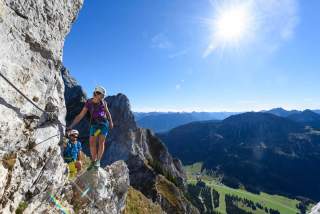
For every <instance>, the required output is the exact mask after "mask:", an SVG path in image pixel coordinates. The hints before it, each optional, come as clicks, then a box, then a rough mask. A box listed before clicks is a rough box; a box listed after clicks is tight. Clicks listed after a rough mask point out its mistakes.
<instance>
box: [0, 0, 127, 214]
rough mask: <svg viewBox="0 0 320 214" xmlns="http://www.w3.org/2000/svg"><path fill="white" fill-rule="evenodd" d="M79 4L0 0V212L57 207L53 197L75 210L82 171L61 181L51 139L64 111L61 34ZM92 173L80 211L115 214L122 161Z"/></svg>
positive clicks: (120, 202) (122, 185)
mask: <svg viewBox="0 0 320 214" xmlns="http://www.w3.org/2000/svg"><path fill="white" fill-rule="evenodd" d="M82 4H83V0H63V1H61V0H38V1H36V0H0V73H1V75H3V76H1V77H0V115H1V117H0V213H15V212H18V213H19V212H20V213H21V212H22V211H24V213H60V212H61V210H60V209H59V206H57V204H56V203H57V201H60V202H59V203H60V205H61V206H60V207H63V208H64V209H66V210H68V211H69V212H70V213H74V210H75V208H76V207H75V205H76V204H75V203H74V202H73V201H74V197H76V195H77V190H75V189H74V188H75V184H77V183H76V182H78V181H79V182H80V183H79V184H78V186H81V178H82V177H81V176H80V177H79V178H78V179H77V180H76V181H75V182H70V181H69V180H68V179H67V176H66V173H65V172H66V169H67V168H66V164H65V163H64V161H63V159H62V157H61V148H60V147H59V145H58V144H59V142H60V141H61V140H62V138H63V135H64V129H65V127H64V124H65V116H66V107H65V97H64V83H63V79H62V75H61V72H60V71H61V67H62V62H61V61H62V50H63V45H64V39H65V37H66V35H67V34H68V32H69V31H70V28H71V25H72V23H73V22H74V20H75V19H76V17H77V14H78V12H79V10H80V8H81V6H82ZM4 78H6V79H7V80H8V81H10V82H11V83H12V85H10V84H9V83H8V82H7V81H5V79H4ZM14 87H16V89H18V90H20V91H21V92H22V93H23V94H24V95H25V96H26V97H23V96H22V95H21V94H20V93H18V91H17V90H16V89H14ZM26 98H29V100H30V101H31V102H30V101H28V100H27V99H26ZM99 173H100V174H99V175H98V176H96V177H95V179H93V180H94V181H96V183H97V185H98V187H99V188H98V189H97V188H91V189H92V191H91V192H89V193H86V194H87V196H88V197H89V196H90V197H91V198H90V203H86V205H87V206H86V207H85V208H84V209H82V211H83V212H85V211H87V212H89V211H90V212H93V213H120V212H121V210H123V207H124V204H125V199H126V192H127V188H128V185H129V174H128V169H127V166H126V164H125V163H124V162H116V163H114V164H112V165H110V166H108V167H107V168H105V169H100V170H99ZM79 179H80V180H79ZM107 187H108V188H107ZM100 190H106V191H105V192H101V191H100ZM99 191H100V192H99ZM67 193H69V194H70V193H72V195H71V196H70V195H68V194H67ZM93 193H94V195H91V194H93ZM82 194H83V193H81V195H82ZM55 200H56V201H55ZM90 208H92V209H90ZM107 210H108V211H107Z"/></svg>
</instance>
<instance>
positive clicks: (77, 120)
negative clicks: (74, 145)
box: [68, 107, 88, 129]
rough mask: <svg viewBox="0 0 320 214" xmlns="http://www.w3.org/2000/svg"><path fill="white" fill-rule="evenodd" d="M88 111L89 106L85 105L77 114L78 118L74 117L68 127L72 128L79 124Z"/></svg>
mask: <svg viewBox="0 0 320 214" xmlns="http://www.w3.org/2000/svg"><path fill="white" fill-rule="evenodd" d="M87 111H88V109H87V107H83V109H82V110H81V112H80V113H79V114H78V115H77V116H76V118H74V120H73V122H72V123H71V125H70V126H69V127H68V128H69V129H72V127H74V126H75V125H77V124H78V123H79V122H80V121H81V120H82V118H83V117H84V116H85V115H86V113H87Z"/></svg>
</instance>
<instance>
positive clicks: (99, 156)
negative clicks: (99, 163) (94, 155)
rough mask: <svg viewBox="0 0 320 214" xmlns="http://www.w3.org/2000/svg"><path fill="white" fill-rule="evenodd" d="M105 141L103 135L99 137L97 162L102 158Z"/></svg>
mask: <svg viewBox="0 0 320 214" xmlns="http://www.w3.org/2000/svg"><path fill="white" fill-rule="evenodd" d="M105 141H106V137H105V136H104V135H99V149H98V160H101V158H102V156H103V153H104V144H105Z"/></svg>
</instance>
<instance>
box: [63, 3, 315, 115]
mask: <svg viewBox="0 0 320 214" xmlns="http://www.w3.org/2000/svg"><path fill="white" fill-rule="evenodd" d="M319 10H320V1H319V0H308V1H302V0H300V1H299V0H268V1H265V0H242V1H241V0H230V1H228V0H197V1H195V0H134V1H129V0H85V3H84V6H83V9H82V10H81V12H80V14H79V17H78V19H77V20H76V22H75V24H74V25H73V28H72V31H71V33H70V34H69V35H68V37H67V40H66V43H65V48H64V64H65V66H66V67H67V68H68V69H69V70H70V71H71V73H72V75H73V76H75V77H76V79H77V80H78V81H79V82H80V84H81V85H82V86H84V88H85V89H86V90H87V92H89V93H92V90H93V88H94V86H95V85H97V84H101V85H103V86H105V87H106V88H107V90H108V94H109V95H112V94H116V93H119V92H121V93H124V94H126V95H127V96H128V97H129V99H130V102H131V106H132V108H133V110H134V111H154V110H155V111H193V110H195V111H249V110H262V109H270V108H273V107H284V108H286V109H306V108H310V109H320V83H319V80H320V24H319V23H320V13H319Z"/></svg>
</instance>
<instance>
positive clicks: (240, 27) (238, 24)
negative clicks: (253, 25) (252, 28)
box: [215, 6, 250, 42]
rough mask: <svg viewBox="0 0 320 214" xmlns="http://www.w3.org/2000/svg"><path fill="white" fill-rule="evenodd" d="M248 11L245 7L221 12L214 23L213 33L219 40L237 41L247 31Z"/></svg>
mask: <svg viewBox="0 0 320 214" xmlns="http://www.w3.org/2000/svg"><path fill="white" fill-rule="evenodd" d="M249 20H250V18H249V11H248V10H247V9H246V8H245V7H240V6H239V7H235V8H231V9H229V10H226V11H222V13H221V14H220V16H219V17H218V18H217V20H216V21H215V31H216V34H217V36H218V37H219V38H220V39H221V40H225V41H230V42H232V41H236V40H237V41H238V40H240V39H241V38H242V37H243V36H244V35H245V34H246V33H247V30H248V27H249V26H248V25H249V24H250V23H249Z"/></svg>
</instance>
